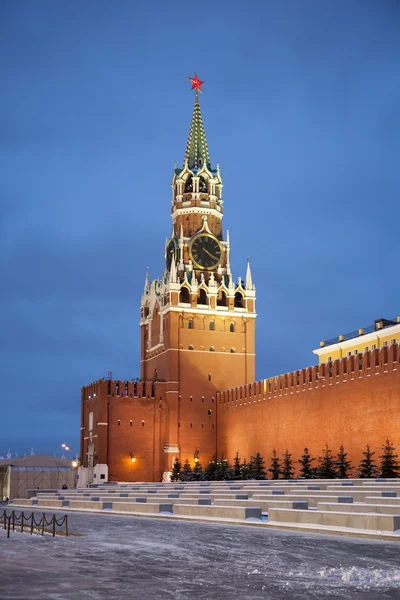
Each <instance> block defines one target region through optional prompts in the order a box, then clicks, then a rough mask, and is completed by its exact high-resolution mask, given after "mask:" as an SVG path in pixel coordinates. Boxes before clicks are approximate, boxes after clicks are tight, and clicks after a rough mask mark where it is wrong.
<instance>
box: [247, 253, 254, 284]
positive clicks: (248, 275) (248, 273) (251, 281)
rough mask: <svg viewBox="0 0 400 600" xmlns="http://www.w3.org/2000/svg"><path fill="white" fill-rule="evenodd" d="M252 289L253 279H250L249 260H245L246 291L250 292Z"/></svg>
mask: <svg viewBox="0 0 400 600" xmlns="http://www.w3.org/2000/svg"><path fill="white" fill-rule="evenodd" d="M252 289H253V279H252V277H251V270H250V259H249V258H248V259H247V271H246V290H252Z"/></svg>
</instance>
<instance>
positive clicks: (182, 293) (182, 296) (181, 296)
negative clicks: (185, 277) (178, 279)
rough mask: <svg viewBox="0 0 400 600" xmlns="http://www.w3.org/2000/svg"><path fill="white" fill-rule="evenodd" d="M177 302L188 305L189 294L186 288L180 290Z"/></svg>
mask: <svg viewBox="0 0 400 600" xmlns="http://www.w3.org/2000/svg"><path fill="white" fill-rule="evenodd" d="M179 302H183V303H184V304H190V293H189V289H188V288H187V287H183V288H181V291H180V294H179Z"/></svg>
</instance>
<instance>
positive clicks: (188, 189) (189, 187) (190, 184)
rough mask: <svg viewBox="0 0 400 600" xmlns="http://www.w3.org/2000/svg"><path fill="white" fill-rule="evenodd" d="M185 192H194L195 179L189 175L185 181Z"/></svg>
mask: <svg viewBox="0 0 400 600" xmlns="http://www.w3.org/2000/svg"><path fill="white" fill-rule="evenodd" d="M185 192H193V179H192V177H189V178H188V180H187V181H186V183H185Z"/></svg>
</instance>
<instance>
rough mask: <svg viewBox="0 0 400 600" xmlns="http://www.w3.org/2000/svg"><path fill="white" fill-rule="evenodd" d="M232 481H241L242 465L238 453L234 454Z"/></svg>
mask: <svg viewBox="0 0 400 600" xmlns="http://www.w3.org/2000/svg"><path fill="white" fill-rule="evenodd" d="M232 474H233V478H234V479H242V463H241V462H240V457H239V452H236V456H235V458H234V459H233V470H232Z"/></svg>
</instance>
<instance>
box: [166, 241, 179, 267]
mask: <svg viewBox="0 0 400 600" xmlns="http://www.w3.org/2000/svg"><path fill="white" fill-rule="evenodd" d="M176 248H177V246H176V242H175V240H169V242H168V244H167V247H166V249H165V262H166V265H167V270H168V271H169V270H170V268H171V263H172V257H173V256H175V261H176V258H177V256H176Z"/></svg>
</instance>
